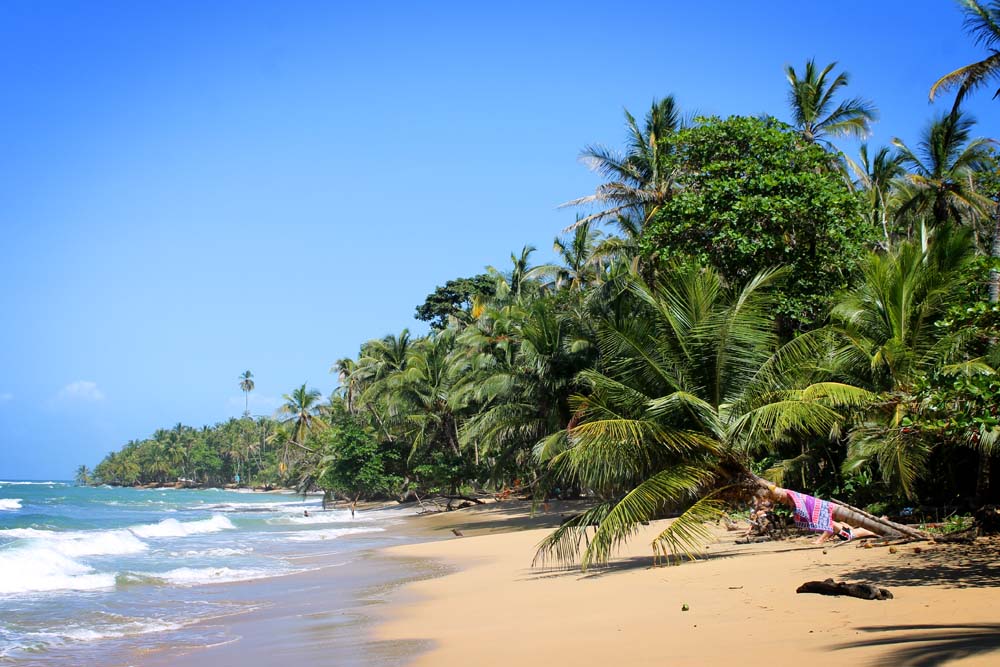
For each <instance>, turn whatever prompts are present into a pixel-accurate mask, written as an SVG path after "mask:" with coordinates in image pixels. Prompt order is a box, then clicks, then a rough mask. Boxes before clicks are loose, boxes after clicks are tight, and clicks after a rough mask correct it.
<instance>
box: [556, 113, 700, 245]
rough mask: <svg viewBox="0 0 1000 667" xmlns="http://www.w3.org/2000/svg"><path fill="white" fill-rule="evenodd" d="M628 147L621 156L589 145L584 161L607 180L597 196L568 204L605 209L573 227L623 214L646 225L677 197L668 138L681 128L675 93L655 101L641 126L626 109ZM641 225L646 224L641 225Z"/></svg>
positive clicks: (582, 155)
mask: <svg viewBox="0 0 1000 667" xmlns="http://www.w3.org/2000/svg"><path fill="white" fill-rule="evenodd" d="M625 126H626V129H627V134H628V136H627V139H626V148H625V152H624V153H618V152H616V151H614V150H611V149H609V148H606V147H604V146H599V145H592V146H587V147H586V148H584V149H583V152H582V153H581V160H582V161H583V162H584V163H585V164H587V166H589V167H590V168H591V170H593V171H596V172H598V173H599V174H601V175H602V176H604V177H605V178H606V179H608V180H607V181H606V182H604V183H602V184H601V185H599V186H598V187H597V189H596V190H595V191H594V194H592V195H587V196H585V197H580V198H578V199H574V200H572V201H569V202H566V203H565V204H563V206H584V205H587V206H598V207H601V208H602V210H600V211H598V212H596V213H593V214H591V215H588V216H585V217H582V218H579V219H578V220H577V221H576V223H574V225H571V226H570V227H569V228H567V230H566V231H570V230H571V229H573V227H575V226H577V225H581V224H584V223H587V222H593V221H600V220H606V219H609V218H616V217H618V216H627V217H631V218H634V219H635V220H636V221H637V224H639V226H640V227H641V226H642V225H644V224H645V222H646V221H648V220H649V219H650V218H651V217H652V216H653V215H654V214H655V213H656V211H657V210H659V207H660V206H661V205H662V204H663V203H664V202H666V201H668V200H669V199H670V198H671V197H672V196H673V193H674V190H675V187H676V183H675V178H674V174H673V171H672V170H671V169H670V168H669V166H668V164H667V160H666V158H667V156H668V155H669V153H670V148H669V144H667V143H665V142H664V141H663V140H664V139H666V138H668V137H669V136H670V135H672V134H674V133H675V132H677V130H679V129H680V128H681V126H682V120H681V114H680V108H679V107H678V105H677V102H676V100H675V99H674V97H673V96H672V95H668V96H667V97H664V98H663V99H661V100H653V104H652V106H651V107H650V110H649V111H648V112H647V114H646V118H645V122H644V123H643V125H642V126H641V127H640V125H639V122H638V121H637V120H636V119H635V117H634V116H633V115H632V114H631V113H629V112H628V110H627V109H626V110H625ZM638 221H641V222H638Z"/></svg>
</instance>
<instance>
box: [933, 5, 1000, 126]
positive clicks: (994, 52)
mask: <svg viewBox="0 0 1000 667" xmlns="http://www.w3.org/2000/svg"><path fill="white" fill-rule="evenodd" d="M958 3H959V4H960V5H961V6H962V8H963V9H964V13H965V29H966V32H968V33H969V34H970V35H972V37H973V39H974V40H975V42H976V44H978V45H979V46H983V47H986V50H987V51H988V52H989V55H988V56H986V57H985V58H983V59H982V60H979V61H977V62H974V63H971V64H969V65H964V66H962V67H959V68H958V69H957V70H955V71H953V72H949V73H948V74H945V75H944V76H943V77H941V78H940V79H938V80H937V81H936V82H935V83H934V85H933V86H931V92H930V98H931V100H932V101H933V100H934V96H935V95H936V94H937V93H939V92H944V91H946V90H952V89H957V91H958V92H957V94H956V95H955V105H954V107H953V108H954V109H955V110H957V109H958V108H959V106H960V105H961V103H962V100H963V99H965V96H966V95H967V94H968V93H970V92H972V91H973V90H975V89H976V88H979V87H980V86H984V85H986V84H988V83H990V81H996V80H997V79H1000V1H998V0H992V2H979V0H958ZM997 97H1000V88H997V90H996V92H995V93H993V99H996V98H997Z"/></svg>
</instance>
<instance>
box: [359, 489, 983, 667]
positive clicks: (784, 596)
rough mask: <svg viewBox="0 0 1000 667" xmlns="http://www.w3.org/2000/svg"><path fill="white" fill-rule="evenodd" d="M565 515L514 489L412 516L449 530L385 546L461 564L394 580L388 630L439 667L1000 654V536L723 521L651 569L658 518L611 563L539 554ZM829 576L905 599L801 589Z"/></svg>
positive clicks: (921, 661) (933, 659)
mask: <svg viewBox="0 0 1000 667" xmlns="http://www.w3.org/2000/svg"><path fill="white" fill-rule="evenodd" d="M556 509H557V508H556ZM559 516H560V515H559V512H558V511H553V512H552V513H550V514H547V515H534V516H532V515H531V514H530V508H529V507H528V506H527V505H526V504H521V503H505V504H499V505H488V506H479V507H474V508H468V509H465V510H461V511H458V512H451V513H445V514H438V515H427V516H420V517H415V518H413V519H412V525H413V526H414V528H415V529H417V530H426V531H429V532H430V533H431V534H435V535H439V536H444V535H447V536H448V537H449V539H444V540H438V541H431V542H425V543H420V544H412V545H406V546H400V547H393V548H390V549H388V550H386V553H388V554H390V555H392V556H394V557H402V558H407V559H414V558H417V559H429V560H431V561H436V562H440V563H443V564H445V565H446V566H448V567H450V568H452V572H451V573H450V574H447V575H445V576H443V577H439V578H434V579H428V580H424V581H418V582H413V583H410V584H408V585H406V586H404V587H403V588H402V589H400V590H399V591H397V592H396V593H394V594H393V596H392V597H391V598H390V604H389V605H386V606H385V607H384V611H383V612H382V615H383V616H384V617H385V620H384V622H383V623H382V624H381V625H380V627H379V628H378V636H379V638H380V639H382V640H392V641H394V642H396V641H406V640H408V641H419V642H421V644H420V645H426V646H429V647H430V648H429V650H427V651H426V652H423V653H422V654H420V655H419V656H418V657H417V658H416V659H415V664H416V665H426V666H428V667H452V666H455V667H457V666H459V665H483V666H489V665H515V664H531V665H535V664H537V665H573V666H574V667H586V666H589V665H595V666H596V665H602V666H606V665H676V666H699V665H726V664H731V663H735V664H739V665H741V667H749V666H754V665H768V666H780V665H811V666H820V665H843V664H851V665H895V666H897V667H905V666H914V667H918V666H920V667H922V666H929V665H946V664H947V665H952V664H954V665H963V666H969V667H971V666H974V665H978V666H983V667H985V666H987V665H990V666H993V665H997V664H1000V563H998V560H997V555H998V550H997V547H998V543H997V542H995V541H992V542H989V541H984V540H979V541H977V543H975V544H972V545H934V544H927V543H924V544H907V545H901V546H899V547H897V548H895V549H894V550H892V551H890V549H888V548H865V547H864V546H863V545H860V544H858V543H840V544H838V545H826V546H814V545H813V544H812V543H811V541H810V540H809V539H808V538H794V539H790V540H783V541H777V542H769V543H763V544H750V545H747V544H737V543H736V541H737V539H738V538H739V537H740V534H739V533H734V532H727V531H725V530H724V529H721V528H720V529H719V530H718V531H716V541H715V542H714V543H713V544H711V545H710V546H709V548H708V550H707V552H706V554H705V557H704V558H703V559H701V560H698V561H696V562H685V563H682V564H679V565H674V566H660V567H653V566H652V557H651V549H650V547H649V543H650V540H651V539H652V537H653V536H654V535H656V534H657V532H658V531H659V530H662V527H663V522H654V523H653V524H651V525H650V526H648V527H645V528H644V530H643V532H642V533H641V534H640V535H638V536H636V537H635V538H634V539H633V540H631V542H630V543H629V544H628V545H627V547H626V548H625V549H624V550H623V551H622V552H621V554H620V556H619V557H618V558H617V559H615V560H614V561H613V562H612V563H611V564H610V565H609V566H608V567H605V568H600V569H593V570H590V571H587V572H581V571H580V570H579V569H564V568H552V567H549V568H539V567H532V564H531V563H532V558H533V555H534V553H535V546H536V545H537V544H538V543H539V542H540V541H541V540H542V539H543V537H544V536H545V535H547V534H548V532H549V530H551V526H553V525H557V524H558V521H559ZM453 528H455V529H458V530H459V532H460V533H461V536H456V535H454V534H453V533H452V532H451V530H452V529H453ZM893 551H894V552H893ZM830 577H832V578H834V579H836V580H838V581H840V580H849V581H852V582H867V583H874V584H878V585H880V586H883V587H886V588H888V589H889V590H890V591H891V592H892V593H893V595H894V599H892V600H885V601H869V600H860V599H855V598H849V597H827V596H821V595H810V594H797V593H796V588H797V587H798V586H799V585H800V584H802V583H804V582H806V581H810V580H823V579H826V578H830ZM685 605H686V607H687V610H686V611H685V610H684V608H685Z"/></svg>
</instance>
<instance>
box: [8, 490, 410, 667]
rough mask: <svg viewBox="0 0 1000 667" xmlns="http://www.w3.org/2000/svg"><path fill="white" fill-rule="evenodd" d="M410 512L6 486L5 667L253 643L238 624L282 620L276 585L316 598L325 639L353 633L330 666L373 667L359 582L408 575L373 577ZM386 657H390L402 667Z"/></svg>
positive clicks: (203, 493)
mask: <svg viewBox="0 0 1000 667" xmlns="http://www.w3.org/2000/svg"><path fill="white" fill-rule="evenodd" d="M307 513H308V515H307ZM402 513H403V512H401V511H400V510H395V509H387V510H369V511H366V512H358V513H357V515H356V516H354V517H352V516H351V513H350V511H349V510H346V509H332V510H323V509H322V507H321V500H320V498H319V497H316V496H309V497H303V496H301V495H293V494H290V493H284V494H282V493H240V492H235V491H225V490H220V489H207V490H175V489H148V490H141V489H131V488H111V487H78V486H74V485H73V484H71V483H68V482H59V481H32V482H25V481H0V664H17V665H34V664H38V665H82V664H88V665H89V664H93V665H135V664H146V663H149V664H153V663H155V662H156V661H157V658H158V657H160V658H167V659H170V658H173V657H175V656H177V655H184V654H188V655H196V654H197V652H198V651H199V649H204V648H205V647H213V646H219V645H222V644H227V643H234V642H239V641H241V640H243V639H244V636H243V635H246V632H244V633H243V635H241V634H240V633H239V632H236V631H234V630H233V628H234V627H239V623H240V619H241V618H253V617H254V615H255V614H256V617H257V618H264V617H265V616H266V615H267V614H268V613H271V614H272V615H276V616H277V612H275V611H273V610H272V611H271V612H268V608H269V607H273V606H274V605H276V604H278V603H276V600H280V599H282V596H281V595H280V594H277V593H279V592H280V593H284V594H285V597H287V598H294V597H295V594H294V592H295V591H297V590H299V589H302V590H308V591H311V592H307V593H303V594H302V595H303V596H310V595H311V596H313V597H314V598H316V599H315V600H314V601H312V602H311V603H310V604H311V605H312V607H311V608H312V612H313V613H314V614H315V615H316V618H317V619H320V620H319V621H317V623H320V621H321V622H322V627H324V628H327V630H328V632H327V634H326V635H324V636H325V637H336V636H341V637H342V638H343V641H341V642H340V644H338V643H337V642H336V641H332V642H327V644H326V645H324V649H323V650H324V651H325V652H326V653H325V654H324V655H327V654H329V653H330V652H332V653H333V655H327V657H329V658H331V660H332V663H331V664H347V663H349V662H351V663H357V664H366V663H371V662H372V661H370V660H366V658H365V655H364V651H363V650H361V649H359V648H358V642H357V641H352V635H353V634H354V633H357V632H361V631H363V630H364V628H360V629H359V627H358V626H359V621H358V618H359V617H360V616H359V614H360V612H359V611H358V610H359V608H361V607H363V606H364V605H367V604H369V603H370V600H369V599H367V598H366V599H362V598H364V596H365V595H367V594H366V593H365V591H362V590H361V589H360V588H359V586H360V584H359V582H364V585H365V586H366V587H367V590H369V591H370V590H374V589H379V590H382V589H384V586H385V585H386V584H387V583H390V582H391V581H392V580H393V579H394V578H395V579H401V578H403V577H404V576H409V575H404V574H403V573H401V572H400V571H398V569H396V570H394V569H393V567H392V566H388V567H387V566H386V564H385V563H381V564H380V565H378V566H373V567H371V568H368V569H369V571H365V568H366V567H368V566H367V561H368V560H369V559H370V558H371V555H372V554H373V550H374V549H377V548H378V547H381V546H386V545H390V544H399V543H401V542H403V541H408V538H406V537H405V536H404V535H403V534H402V533H401V532H400V531H395V530H394V527H398V526H399V524H400V523H401V522H402V520H403V517H402V516H401V515H402ZM376 572H378V573H379V574H374V573H376ZM310 573H311V574H312V575H313V576H311V577H309V578H304V577H303V575H306V574H310ZM359 573H363V576H359ZM304 581H305V582H308V584H309V585H308V586H306V585H304V584H303V583H302V582H304ZM296 587H299V588H296ZM317 588H318V589H321V590H318V591H317ZM369 597H370V596H369ZM324 610H329V613H326V611H324ZM287 615H288V616H289V617H298V616H302V615H303V614H298V613H297V614H291V613H290V614H287ZM338 624H340V625H341V626H343V628H350V631H349V632H341V633H340V634H339V635H338V633H337V627H338ZM362 625H363V624H362ZM285 626H287V623H286V624H285ZM248 627H249V626H248ZM265 627H266V626H265ZM317 627H318V626H317ZM343 628H342V629H343ZM296 631H297V630H296V629H295V628H294V627H293V628H292V629H291V630H288V632H293V633H294V632H296ZM258 639H259V638H258ZM294 639H295V638H294V637H293V638H292V640H294ZM292 640H290V641H292ZM251 644H252V642H248V643H247V645H248V646H249V645H251ZM338 651H341V652H342V653H343V656H342V657H343V658H344V660H339V661H338V659H337V658H338V655H337V652H338ZM386 655H388V657H386ZM386 655H381V656H380V657H379V660H378V663H379V664H392V663H394V662H395V663H401V662H402V660H395V661H394V660H393V659H392V657H393V655H395V654H392V653H391V652H390V653H389V654H386ZM348 658H350V660H348ZM258 662H259V661H258Z"/></svg>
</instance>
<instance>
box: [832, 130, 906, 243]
mask: <svg viewBox="0 0 1000 667" xmlns="http://www.w3.org/2000/svg"><path fill="white" fill-rule="evenodd" d="M846 161H847V165H848V168H849V169H850V170H851V171H852V172H853V173H854V175H855V178H856V179H857V182H856V183H854V184H853V185H854V186H855V187H857V188H859V189H860V190H862V191H863V192H864V193H865V217H866V218H867V219H868V223H869V224H870V225H871V226H873V227H881V228H882V234H883V245H882V248H883V250H885V249H888V247H889V244H890V242H891V240H892V234H891V233H890V231H889V220H890V212H891V207H890V194H891V192H892V186H893V181H894V180H895V179H896V178H897V177H898V176H900V175H902V174H903V167H902V166H901V165H900V164H899V156H898V155H895V154H894V153H893V152H892V150H891V149H890V148H888V147H886V146H883V147H881V148H879V149H878V150H877V151H875V154H874V155H871V156H869V154H868V144H866V143H863V144H861V148H860V151H859V161H858V162H855V161H854V160H852V159H851V158H846Z"/></svg>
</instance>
